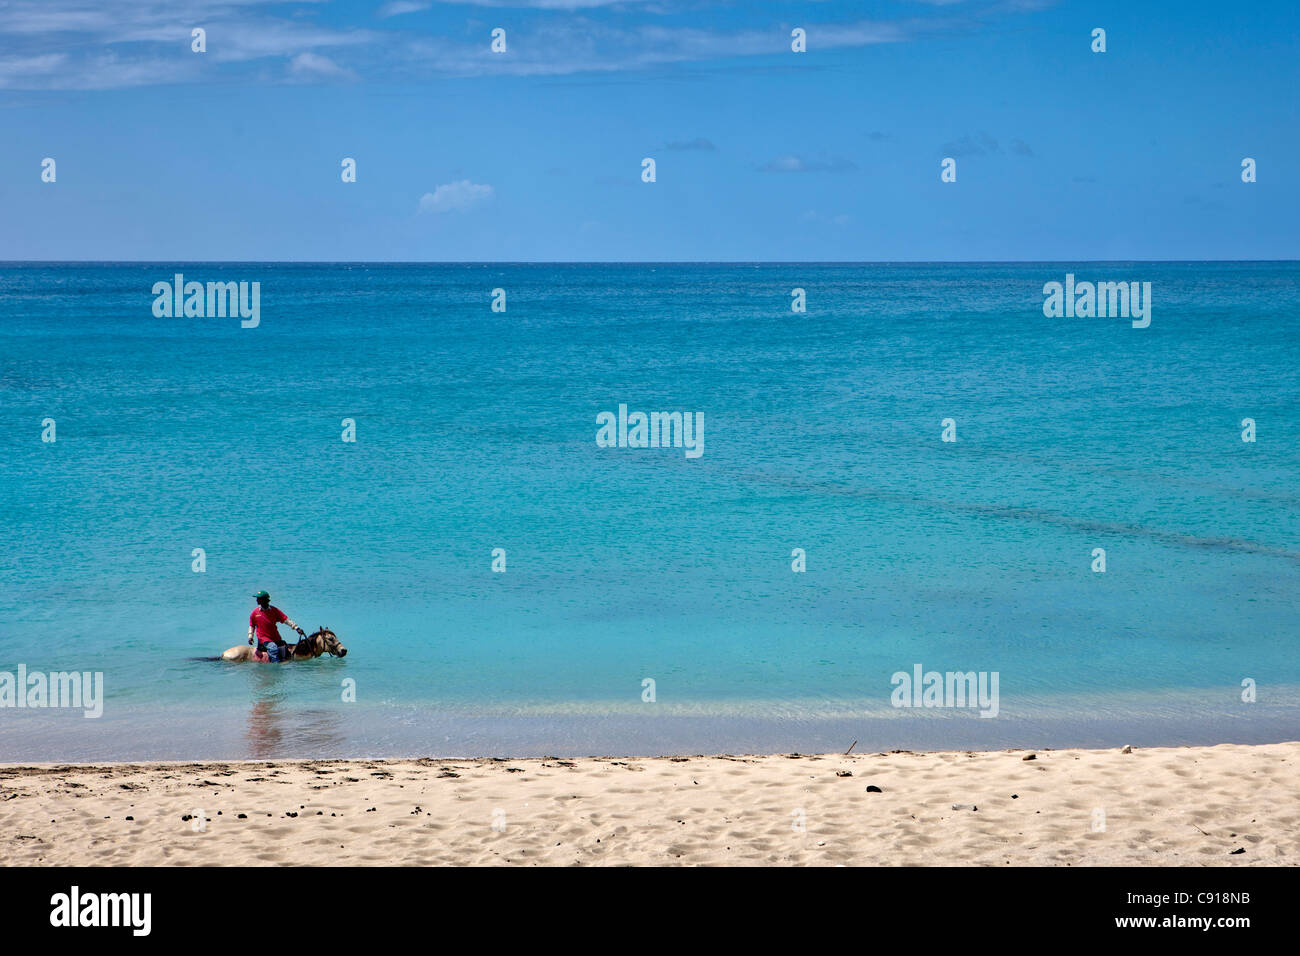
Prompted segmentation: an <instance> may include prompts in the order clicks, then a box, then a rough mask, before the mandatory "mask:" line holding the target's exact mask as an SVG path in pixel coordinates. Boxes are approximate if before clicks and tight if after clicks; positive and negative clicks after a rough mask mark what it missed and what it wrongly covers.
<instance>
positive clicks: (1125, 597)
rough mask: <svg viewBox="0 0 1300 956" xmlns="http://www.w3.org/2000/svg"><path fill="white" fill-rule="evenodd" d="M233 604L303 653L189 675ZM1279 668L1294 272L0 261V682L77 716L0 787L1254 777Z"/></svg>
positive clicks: (1141, 267) (1287, 600)
mask: <svg viewBox="0 0 1300 956" xmlns="http://www.w3.org/2000/svg"><path fill="white" fill-rule="evenodd" d="M178 272H179V273H183V274H184V275H185V277H186V280H196V281H200V282H206V281H235V282H240V281H246V282H258V283H260V324H259V325H258V326H257V327H256V328H250V329H245V328H241V325H240V321H239V320H238V319H237V318H199V317H190V318H186V317H181V318H176V317H169V318H158V317H155V315H154V314H153V302H154V296H153V294H152V292H151V289H152V287H153V285H154V284H155V283H156V282H160V281H163V282H167V281H171V279H172V277H173V275H174V274H175V273H178ZM1067 273H1071V274H1073V275H1075V276H1076V278H1077V279H1078V280H1079V281H1083V280H1090V281H1108V280H1123V281H1140V282H1150V283H1151V286H1152V302H1153V308H1152V321H1151V325H1150V327H1149V328H1145V329H1135V328H1133V327H1132V326H1131V324H1130V322H1129V321H1128V320H1127V319H1123V318H1068V319H1067V318H1047V317H1045V316H1044V314H1043V300H1044V295H1043V286H1044V283H1047V282H1051V281H1057V282H1061V281H1064V278H1065V275H1066V274H1067ZM795 288H801V289H803V290H805V293H806V298H807V311H806V312H805V313H796V312H793V311H792V310H791V301H792V298H791V291H792V290H793V289H795ZM494 289H503V290H505V296H506V299H505V301H506V311H504V312H494V311H493V310H492V308H491V305H492V301H493V290H494ZM620 404H625V405H627V406H628V407H629V409H631V410H634V411H636V410H640V411H644V412H647V413H648V412H652V411H666V412H667V411H683V412H687V411H689V412H700V413H702V415H703V421H704V453H703V454H702V455H701V456H700V457H698V458H689V457H687V456H686V455H685V454H684V451H683V449H680V448H604V447H599V446H598V444H597V442H596V433H597V424H596V416H597V415H598V414H599V413H600V412H602V411H614V412H617V409H618V407H619V405H620ZM949 418H951V419H953V421H954V422H955V428H956V437H957V440H956V441H955V442H944V441H942V440H941V433H942V431H943V427H942V426H941V422H942V421H943V420H944V419H949ZM1247 418H1250V419H1253V420H1254V421H1255V423H1256V424H1255V428H1256V441H1254V442H1244V441H1243V440H1242V430H1243V426H1242V421H1243V419H1247ZM46 419H53V420H54V421H55V423H56V425H55V427H56V440H55V441H53V442H48V441H42V432H43V430H44V428H45V426H44V425H43V422H44V421H45V420H46ZM344 419H352V420H353V421H354V423H355V435H356V440H355V442H345V441H343V440H342V438H341V435H342V433H343V430H344V425H343V420H344ZM196 548H201V549H203V550H204V554H205V560H206V570H204V571H203V572H202V573H197V572H196V571H195V570H193V562H194V560H195V559H194V557H193V552H194V549H196ZM496 548H501V549H504V551H505V562H506V563H505V567H506V570H505V572H504V573H495V572H494V571H493V570H492V562H493V558H492V553H493V549H496ZM797 548H798V549H803V550H804V552H805V553H806V568H807V570H806V571H805V572H803V573H796V572H794V571H793V570H792V561H793V560H794V559H793V558H792V551H793V550H794V549H797ZM1096 548H1103V549H1105V552H1106V570H1105V572H1104V573H1097V572H1094V571H1093V570H1092V567H1093V561H1094V559H1093V551H1094V549H1096ZM261 588H265V589H267V590H268V591H270V592H271V595H272V598H273V601H274V603H275V604H276V605H277V606H279V607H281V608H282V609H284V610H285V611H286V612H287V613H288V614H289V615H290V616H291V617H293V618H294V619H295V620H297V621H298V622H299V623H301V624H303V625H304V626H307V627H309V629H315V628H316V627H318V626H320V625H328V626H330V627H331V628H332V629H333V630H334V631H335V632H336V633H337V634H338V635H339V637H340V639H341V640H342V641H343V642H344V643H345V644H346V645H347V647H348V649H349V654H348V656H347V657H346V658H344V659H329V658H326V659H321V660H318V661H313V662H309V663H296V664H291V665H284V666H281V667H272V666H269V665H252V664H242V665H237V664H229V663H224V662H220V661H214V660H211V659H210V658H212V657H214V656H216V655H219V654H220V653H221V651H222V650H224V649H225V648H227V647H231V646H234V645H237V644H241V643H242V642H243V640H244V635H245V631H246V624H247V618H248V614H249V611H250V610H251V609H252V606H253V602H252V598H251V595H252V593H253V592H254V591H256V590H258V589H261ZM1298 650H1300V264H1298V263H1294V262H1285V263H1207V262H1183V263H1149V262H1116V263H1017V264H935V265H926V264H915V265H889V264H629V265H595V264H591V265H547V264H505V265H497V264H454V265H423V264H420V265H415V264H412V265H402V264H265V263H261V264H253V263H249V264H236V263H194V262H191V263H179V264H178V263H155V264H150V263H128V264H84V263H81V264H66V265H61V264H52V263H40V264H37V263H31V264H4V265H0V671H7V672H15V671H16V669H17V667H18V665H20V664H22V665H25V667H26V668H27V670H28V672H29V673H30V672H54V671H72V670H76V671H90V672H102V674H103V681H104V688H105V690H104V712H103V716H102V717H100V718H98V719H87V718H85V717H83V716H82V713H81V712H80V711H79V710H73V709H49V708H47V709H30V708H22V709H19V708H11V707H4V708H0V761H15V760H22V761H32V760H43V761H65V760H68V761H70V760H88V759H105V760H107V759H145V758H158V759H188V758H216V757H221V758H235V757H273V756H274V757H285V756H302V757H306V756H356V755H376V756H377V755H456V756H467V755H500V756H527V755H542V754H554V755H573V754H596V753H618V754H629V753H632V754H653V753H678V752H689V753H700V752H741V751H803V752H808V751H815V750H836V749H838V750H844V749H846V748H848V746H849V745H850V743H852V742H853V741H855V740H856V741H857V744H856V749H857V750H892V749H898V748H907V749H921V748H997V747H1006V746H1033V747H1044V746H1049V747H1065V746H1075V745H1082V746H1116V745H1120V744H1125V743H1130V744H1134V745H1139V746H1141V745H1157V744H1174V743H1219V742H1264V741H1277V740H1284V739H1295V738H1296V737H1297V736H1300V653H1298ZM918 664H919V665H922V666H923V667H924V669H926V670H937V671H940V672H946V671H962V672H965V671H976V672H990V673H991V672H997V673H998V675H999V678H1000V680H999V688H1000V700H999V707H998V715H997V717H996V718H992V719H987V718H981V717H980V716H979V715H978V713H977V712H976V711H975V710H972V709H970V708H965V709H963V708H934V709H926V708H895V707H893V706H891V701H890V695H891V692H892V691H893V689H894V688H893V685H892V684H891V676H892V675H893V674H894V673H895V672H898V671H904V672H909V673H910V672H911V671H912V669H913V667H914V666H915V665H918ZM647 679H650V680H652V681H653V682H654V684H653V689H654V698H655V699H654V700H653V701H648V700H645V699H643V694H647V691H645V690H644V687H645V685H644V683H643V682H644V681H646V680H647ZM1243 681H1253V682H1255V694H1256V699H1255V700H1254V701H1243V699H1242V697H1243ZM349 692H354V693H355V701H352V700H345V699H344V698H345V696H348V695H349Z"/></svg>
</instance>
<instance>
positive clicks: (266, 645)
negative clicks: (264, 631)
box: [257, 641, 288, 664]
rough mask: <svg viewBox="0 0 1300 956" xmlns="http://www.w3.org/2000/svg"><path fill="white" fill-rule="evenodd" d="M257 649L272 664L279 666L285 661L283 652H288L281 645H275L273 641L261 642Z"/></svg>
mask: <svg viewBox="0 0 1300 956" xmlns="http://www.w3.org/2000/svg"><path fill="white" fill-rule="evenodd" d="M257 649H258V650H259V651H261V652H262V653H263V654H265V655H266V659H267V660H268V661H270V662H271V663H272V664H279V663H282V662H283V661H284V660H286V654H285V651H287V650H288V648H287V647H285V646H284V645H283V644H277V643H275V641H263V642H262V643H261V644H259V645H258V646H257Z"/></svg>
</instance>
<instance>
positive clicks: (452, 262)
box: [0, 258, 1300, 266]
mask: <svg viewBox="0 0 1300 956" xmlns="http://www.w3.org/2000/svg"><path fill="white" fill-rule="evenodd" d="M1296 262H1300V258H1295V259H0V266H13V265H47V266H65V265H102V266H113V265H171V264H177V265H185V264H195V265H333V266H353V265H381V266H383V265H388V266H518V265H543V266H635V265H648V266H655V265H660V266H710V265H713V266H717V265H745V266H766V265H771V266H786V265H843V266H899V265H930V266H942V265H993V266H997V265H1070V264H1072V263H1073V264H1083V265H1112V264H1123V263H1150V264H1154V265H1162V264H1164V265H1179V264H1184V263H1202V264H1219V263H1238V264H1245V263H1249V264H1270V263H1296Z"/></svg>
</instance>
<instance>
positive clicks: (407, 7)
mask: <svg viewBox="0 0 1300 956" xmlns="http://www.w3.org/2000/svg"><path fill="white" fill-rule="evenodd" d="M430 6H432V4H429V3H417V2H414V0H392V2H390V3H385V4H384V5H383V6H382V7H380V8H379V9H378V10H376V11H375V16H377V17H381V18H383V19H387V18H388V17H400V16H401V15H402V14H404V13H419V12H420V11H421V10H428V9H429V7H430Z"/></svg>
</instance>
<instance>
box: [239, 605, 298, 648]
mask: <svg viewBox="0 0 1300 956" xmlns="http://www.w3.org/2000/svg"><path fill="white" fill-rule="evenodd" d="M287 620H289V615H287V614H285V613H284V612H283V611H281V610H280V609H279V608H278V607H275V606H274V605H272V606H270V607H268V608H267V609H266V610H265V611H263V610H262V608H261V607H255V608H253V613H252V614H250V615H248V626H249V627H252V628H256V629H257V643H258V644H259V645H261V644H265V643H266V642H267V641H275V642H276V643H277V644H278V643H279V642H280V632H279V631H277V630H276V629H275V626H276V625H277V624H283V623H284V622H285V621H287Z"/></svg>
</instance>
